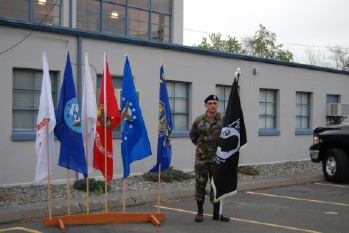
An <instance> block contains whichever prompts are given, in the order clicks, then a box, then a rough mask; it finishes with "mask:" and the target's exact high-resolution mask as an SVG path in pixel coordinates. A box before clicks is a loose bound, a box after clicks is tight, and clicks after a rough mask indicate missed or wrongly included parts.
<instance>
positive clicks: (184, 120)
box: [166, 81, 189, 131]
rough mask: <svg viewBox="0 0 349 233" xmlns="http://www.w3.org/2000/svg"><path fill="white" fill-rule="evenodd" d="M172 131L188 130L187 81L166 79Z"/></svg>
mask: <svg viewBox="0 0 349 233" xmlns="http://www.w3.org/2000/svg"><path fill="white" fill-rule="evenodd" d="M166 85H167V92H168V99H169V102H170V106H171V111H172V124H173V131H187V130H189V83H185V82H174V81H167V82H166Z"/></svg>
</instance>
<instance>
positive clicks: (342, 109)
mask: <svg viewBox="0 0 349 233" xmlns="http://www.w3.org/2000/svg"><path fill="white" fill-rule="evenodd" d="M326 115H327V116H348V115H349V104H340V103H334V104H327V108H326Z"/></svg>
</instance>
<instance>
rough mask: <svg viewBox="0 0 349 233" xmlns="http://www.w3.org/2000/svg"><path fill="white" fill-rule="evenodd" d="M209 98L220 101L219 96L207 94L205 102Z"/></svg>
mask: <svg viewBox="0 0 349 233" xmlns="http://www.w3.org/2000/svg"><path fill="white" fill-rule="evenodd" d="M209 100H216V101H218V97H217V96H216V95H209V96H207V98H206V99H205V104H206V103H207V101H209Z"/></svg>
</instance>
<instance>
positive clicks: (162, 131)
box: [150, 65, 172, 172]
mask: <svg viewBox="0 0 349 233" xmlns="http://www.w3.org/2000/svg"><path fill="white" fill-rule="evenodd" d="M159 92H160V94H159V119H158V126H159V128H158V153H157V162H156V165H155V166H154V167H153V168H152V169H151V170H150V172H158V171H159V165H161V171H163V170H166V169H167V168H169V167H170V164H171V155H172V146H171V132H172V113H171V107H170V103H169V100H168V93H167V87H166V79H165V72H164V66H163V65H162V66H161V68H160V91H159Z"/></svg>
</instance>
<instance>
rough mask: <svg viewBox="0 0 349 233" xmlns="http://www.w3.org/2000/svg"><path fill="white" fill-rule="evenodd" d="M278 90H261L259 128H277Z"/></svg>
mask: <svg viewBox="0 0 349 233" xmlns="http://www.w3.org/2000/svg"><path fill="white" fill-rule="evenodd" d="M276 108H277V90H273V89H260V90H259V130H260V131H261V130H276V125H277V122H276V121H277V109H276Z"/></svg>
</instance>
